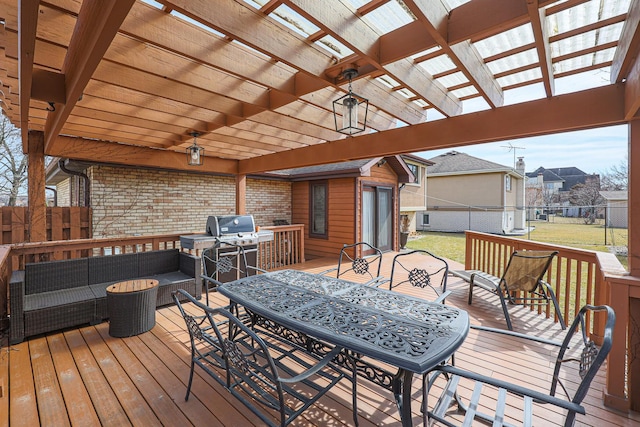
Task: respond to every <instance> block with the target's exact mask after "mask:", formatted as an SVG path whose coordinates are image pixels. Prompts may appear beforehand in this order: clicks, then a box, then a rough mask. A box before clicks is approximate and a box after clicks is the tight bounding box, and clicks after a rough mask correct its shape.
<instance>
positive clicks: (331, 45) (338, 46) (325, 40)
mask: <svg viewBox="0 0 640 427" xmlns="http://www.w3.org/2000/svg"><path fill="white" fill-rule="evenodd" d="M315 44H316V45H317V46H320V47H321V48H323V49H325V50H327V51H329V52H330V53H331V54H332V55H335V56H336V57H338V58H340V59H342V58H344V57H345V56H349V55H351V54H353V51H352V50H351V49H349V48H348V47H347V46H346V45H344V44H342V43H341V42H340V41H338V40H337V39H336V38H335V37H333V36H331V35H326V36H324V37H322V38H321V39H320V40H318V41H316V42H315Z"/></svg>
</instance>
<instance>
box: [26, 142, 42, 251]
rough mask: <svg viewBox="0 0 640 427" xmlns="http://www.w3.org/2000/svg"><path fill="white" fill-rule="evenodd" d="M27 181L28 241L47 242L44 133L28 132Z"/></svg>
mask: <svg viewBox="0 0 640 427" xmlns="http://www.w3.org/2000/svg"><path fill="white" fill-rule="evenodd" d="M27 139H28V141H27V144H28V150H29V153H28V156H29V158H28V159H29V166H28V170H27V180H28V185H29V190H28V196H29V218H28V219H29V241H30V242H45V241H46V240H47V203H46V198H45V189H44V187H45V174H44V133H43V132H40V131H32V130H30V131H29V135H28V137H27Z"/></svg>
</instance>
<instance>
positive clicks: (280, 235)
mask: <svg viewBox="0 0 640 427" xmlns="http://www.w3.org/2000/svg"><path fill="white" fill-rule="evenodd" d="M262 229H264V230H272V231H273V240H272V241H269V242H262V243H260V245H259V247H258V267H260V268H262V269H264V270H272V269H274V268H278V267H284V266H287V265H292V264H298V263H302V262H304V225H303V224H292V225H277V226H273V227H262Z"/></svg>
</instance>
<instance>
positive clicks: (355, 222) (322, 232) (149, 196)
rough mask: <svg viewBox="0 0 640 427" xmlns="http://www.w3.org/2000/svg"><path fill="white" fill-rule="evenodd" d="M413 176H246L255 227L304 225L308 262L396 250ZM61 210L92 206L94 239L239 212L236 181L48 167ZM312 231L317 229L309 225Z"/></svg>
mask: <svg viewBox="0 0 640 427" xmlns="http://www.w3.org/2000/svg"><path fill="white" fill-rule="evenodd" d="M412 181H413V176H412V175H411V172H410V171H409V169H408V167H407V165H406V164H405V163H404V161H403V160H402V158H400V157H399V156H390V157H385V158H384V159H383V158H381V157H379V158H376V159H368V160H359V161H352V162H343V163H336V164H330V165H320V166H312V167H307V168H299V169H291V170H283V171H276V172H272V173H268V174H262V175H259V176H250V177H247V189H246V211H247V213H248V214H252V215H253V216H254V218H255V221H256V225H259V226H270V225H273V224H274V222H275V221H276V220H277V221H279V222H280V221H285V222H288V223H295V224H304V225H305V234H306V236H305V257H306V258H307V259H310V258H314V257H320V256H337V254H338V253H339V251H340V249H341V247H342V245H343V244H345V243H354V242H358V241H367V242H370V243H372V244H373V245H374V246H378V247H380V248H381V249H382V250H396V249H397V248H398V215H397V213H398V209H399V206H398V191H399V190H398V188H399V183H406V182H412ZM47 185H49V186H52V185H54V186H55V187H56V190H57V191H56V192H57V200H58V205H59V206H90V207H91V208H92V215H93V218H92V222H93V236H94V237H117V236H134V235H152V234H173V233H180V234H182V233H185V234H187V233H202V232H204V230H205V226H206V222H207V217H208V216H209V215H228V214H233V213H235V194H236V193H235V191H236V190H235V178H234V177H232V176H226V175H213V174H203V173H197V172H194V173H186V172H175V171H168V170H155V169H145V168H133V167H122V166H116V165H105V164H91V163H85V162H77V161H70V160H66V161H64V162H63V163H62V164H59V163H58V162H53V163H52V164H50V165H49V166H48V167H47ZM310 225H311V226H310Z"/></svg>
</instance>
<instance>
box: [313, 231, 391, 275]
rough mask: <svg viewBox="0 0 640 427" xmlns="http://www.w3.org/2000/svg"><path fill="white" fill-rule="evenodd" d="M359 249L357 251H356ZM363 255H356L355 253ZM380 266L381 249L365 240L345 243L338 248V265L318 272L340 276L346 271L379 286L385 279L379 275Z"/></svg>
mask: <svg viewBox="0 0 640 427" xmlns="http://www.w3.org/2000/svg"><path fill="white" fill-rule="evenodd" d="M358 251H359V252H358ZM358 253H359V254H364V255H359V256H358V255H357V254H358ZM381 267H382V251H380V249H378V248H376V247H374V246H372V245H370V244H369V243H365V242H358V243H353V244H351V245H347V244H346V243H345V244H344V246H342V249H341V250H340V256H339V258H338V266H337V267H335V268H331V269H329V270H325V271H322V272H320V273H318V274H328V273H332V272H334V271H335V272H336V277H337V278H338V279H340V278H341V277H342V278H344V277H343V276H344V275H346V274H348V273H352V272H353V273H355V274H357V275H360V276H364V277H365V278H367V282H366V284H367V285H375V286H379V285H380V284H382V283H384V282H385V281H386V280H385V279H384V278H383V277H382V276H380V268H381Z"/></svg>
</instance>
